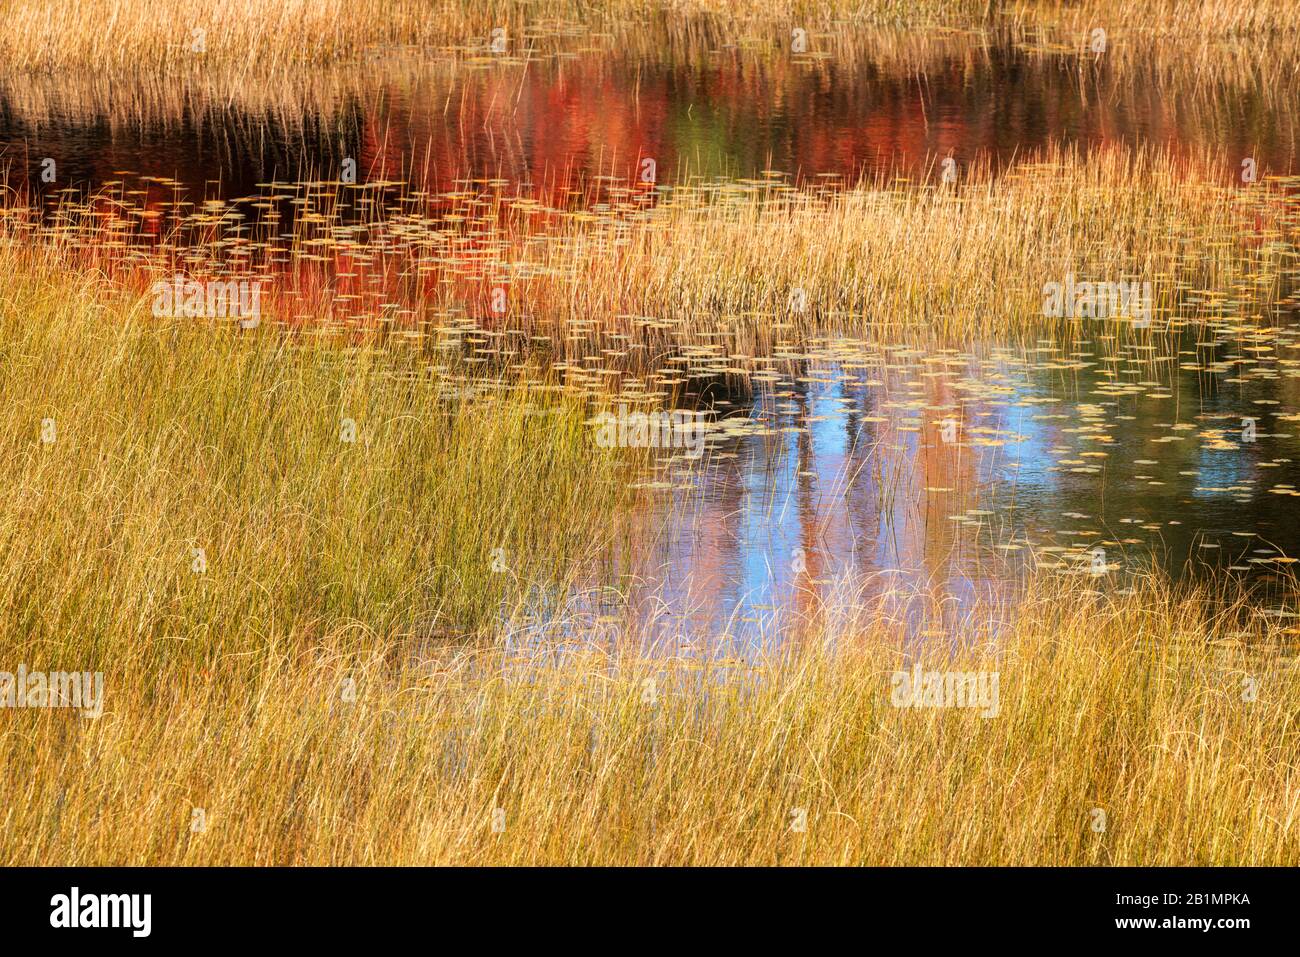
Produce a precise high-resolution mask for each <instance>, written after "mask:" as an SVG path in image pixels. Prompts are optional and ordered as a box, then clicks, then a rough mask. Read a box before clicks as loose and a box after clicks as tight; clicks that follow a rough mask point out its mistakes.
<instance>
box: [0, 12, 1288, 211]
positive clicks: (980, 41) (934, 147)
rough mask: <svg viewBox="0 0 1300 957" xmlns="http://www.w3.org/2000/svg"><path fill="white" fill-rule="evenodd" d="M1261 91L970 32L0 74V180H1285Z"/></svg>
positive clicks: (1262, 85)
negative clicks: (1111, 167) (877, 174)
mask: <svg viewBox="0 0 1300 957" xmlns="http://www.w3.org/2000/svg"><path fill="white" fill-rule="evenodd" d="M557 43H558V46H557V45H556V44H557ZM1185 59H1187V58H1185V57H1184V58H1179V59H1178V62H1183V60H1185ZM1276 79H1277V78H1276V77H1271V76H1270V75H1265V74H1261V73H1259V72H1251V71H1248V70H1244V69H1241V70H1236V71H1232V72H1227V73H1224V74H1223V75H1219V76H1214V75H1207V76H1202V75H1201V74H1200V73H1199V72H1195V73H1194V72H1189V73H1188V75H1187V76H1182V75H1180V74H1178V73H1177V72H1176V71H1175V72H1173V73H1172V74H1171V73H1170V72H1169V71H1168V70H1167V69H1165V68H1164V67H1163V66H1162V65H1161V62H1160V61H1159V59H1158V58H1154V59H1152V60H1151V61H1150V62H1147V61H1144V60H1142V59H1140V58H1139V57H1138V56H1137V55H1133V57H1132V58H1131V59H1130V60H1128V61H1125V60H1123V59H1122V58H1121V59H1117V60H1116V61H1115V62H1114V63H1112V62H1109V61H1102V62H1093V61H1088V60H1086V59H1080V58H1079V57H1078V56H1075V55H1072V54H1063V53H1060V52H1055V53H1045V52H1043V50H1042V49H1039V48H1035V47H1034V46H1033V45H1031V44H1026V43H1024V42H1020V41H1017V40H1015V39H1013V38H1009V37H1004V38H1001V39H991V38H989V37H986V36H982V35H980V36H965V35H947V36H942V37H934V38H929V39H926V40H916V39H910V40H903V39H899V38H897V37H890V36H889V35H884V36H880V35H876V34H862V35H858V34H852V33H846V34H844V35H835V36H825V37H822V38H821V40H820V43H819V45H815V49H814V51H813V54H812V55H805V56H796V55H791V54H789V53H788V52H787V51H784V50H782V49H781V47H780V46H775V45H773V44H772V43H770V42H766V43H750V44H745V43H743V42H742V43H740V44H737V43H735V41H734V38H732V39H731V42H727V40H726V38H717V39H714V40H708V39H705V40H699V39H698V38H697V39H694V40H692V41H691V42H682V41H681V40H680V39H678V38H673V37H670V36H665V37H659V38H655V37H653V36H644V37H640V36H638V37H636V38H635V39H634V40H633V41H629V40H628V39H627V38H626V37H620V38H607V37H606V38H602V37H582V36H579V37H565V38H561V39H560V40H557V41H555V42H554V43H549V44H548V43H539V44H538V45H537V46H536V48H535V49H534V51H533V52H532V53H531V54H530V55H529V56H527V57H520V58H513V59H505V60H501V61H493V60H491V59H488V60H486V61H484V62H479V61H476V62H472V63H468V64H466V63H464V62H461V61H457V60H451V61H448V60H445V59H438V58H428V57H410V56H403V55H398V54H383V55H382V56H380V57H378V58H376V59H374V60H371V61H367V62H365V63H364V64H360V65H354V66H351V67H344V68H338V69H336V70H333V71H332V72H324V73H321V74H320V75H312V76H311V77H309V78H306V77H305V78H298V79H294V80H285V79H279V80H278V81H277V82H276V83H273V84H268V85H270V86H271V87H272V88H271V89H265V88H263V85H262V84H257V83H251V82H246V83H236V82H234V81H224V82H223V81H222V80H221V79H220V78H219V77H207V76H205V75H203V74H198V75H194V76H184V77H180V78H177V81H176V83H175V84H174V85H172V86H169V87H168V88H167V91H166V92H165V93H164V92H161V91H160V90H159V89H158V88H157V86H156V84H153V83H151V82H149V81H148V80H145V79H141V80H138V81H137V82H138V84H139V85H138V88H132V85H131V81H130V80H129V79H120V80H115V82H114V84H112V85H110V86H105V85H104V84H103V83H101V82H98V81H97V79H96V78H90V79H81V80H78V79H77V78H75V77H70V78H62V79H60V81H59V83H58V84H57V85H52V84H51V83H49V82H48V81H44V80H41V79H40V78H37V77H30V76H14V77H8V78H5V79H4V80H3V81H0V167H8V168H9V169H10V171H11V177H10V178H11V179H14V180H17V181H19V182H23V183H25V184H26V185H28V186H30V187H31V188H32V189H33V190H35V191H37V192H48V191H50V190H54V189H61V188H66V187H68V186H75V187H88V188H94V187H97V186H98V185H99V184H101V183H103V182H105V181H112V180H116V179H118V178H120V176H119V174H120V172H121V171H126V170H129V171H132V172H135V173H138V174H141V175H146V176H160V177H169V178H174V179H175V180H177V181H178V183H179V184H180V185H181V186H182V187H184V188H185V189H186V190H188V191H191V192H193V193H195V194H198V195H200V196H203V197H205V198H213V197H225V198H228V197H233V196H240V195H244V194H247V193H250V192H252V191H253V186H254V184H256V183H259V182H265V181H268V180H273V179H297V178H303V177H304V176H315V175H320V176H323V177H337V176H338V171H339V169H340V166H341V164H342V162H343V160H344V159H348V158H351V159H354V160H356V162H357V166H358V175H359V177H360V178H361V179H362V180H363V181H366V180H368V181H374V180H377V179H387V180H393V179H402V180H404V181H408V182H411V183H412V184H413V186H414V187H415V188H423V189H428V190H430V191H439V192H441V191H447V190H450V189H453V188H455V186H456V184H457V183H458V182H461V181H464V180H467V179H474V178H479V179H483V178H501V179H504V180H507V181H509V182H510V183H511V184H512V185H518V186H520V187H521V188H522V189H523V190H524V191H529V192H534V193H536V194H537V195H538V198H539V199H541V201H543V202H545V203H548V204H556V205H563V203H562V201H563V200H564V199H565V198H566V197H569V196H571V195H574V194H581V195H584V196H585V195H587V191H589V190H590V189H592V188H593V184H595V183H596V182H597V178H598V177H600V176H603V175H611V176H614V177H615V178H616V179H618V180H619V181H622V182H628V181H631V180H632V179H633V178H635V177H636V176H637V175H638V174H639V171H640V169H641V167H640V165H639V161H640V160H641V159H643V158H653V159H654V160H655V164H656V177H657V179H658V181H660V182H663V183H674V182H679V181H681V180H682V178H683V177H684V175H685V174H686V173H687V172H690V173H692V174H695V175H698V176H704V177H706V178H709V177H713V176H733V177H751V176H757V175H760V174H761V173H762V172H763V171H764V170H767V169H778V170H781V171H783V172H785V173H788V174H790V175H791V176H792V177H793V179H794V181H795V182H797V183H799V182H809V181H825V180H826V178H827V177H840V178H843V179H846V180H852V179H855V178H856V177H858V176H859V175H860V174H862V173H864V172H872V171H877V170H881V171H888V172H898V171H903V172H910V173H911V174H913V175H917V176H920V175H933V173H934V167H935V166H936V164H937V162H938V160H939V158H943V157H948V156H952V157H953V158H955V159H956V160H957V161H958V162H959V163H961V164H965V163H969V162H972V161H975V160H976V159H977V158H986V159H990V160H991V161H992V162H994V163H995V164H997V165H1001V164H1005V163H1008V162H1012V161H1014V159H1015V158H1016V157H1017V156H1022V155H1025V154H1028V153H1030V152H1033V151H1034V150H1035V149H1036V148H1041V147H1044V146H1046V145H1048V144H1049V143H1065V144H1080V145H1082V146H1085V147H1090V146H1098V147H1100V146H1106V145H1114V144H1116V143H1126V144H1135V145H1136V144H1145V145H1160V146H1164V147H1168V148H1171V149H1172V150H1173V151H1174V152H1179V151H1186V150H1193V149H1197V148H1201V147H1207V146H1209V147H1214V148H1217V149H1223V150H1225V151H1227V153H1228V155H1234V156H1236V155H1240V156H1252V157H1255V158H1256V159H1257V160H1258V162H1259V164H1260V167H1261V169H1262V170H1267V171H1270V172H1276V173H1282V172H1286V171H1288V170H1290V169H1291V168H1292V166H1293V161H1294V155H1295V143H1296V135H1295V134H1296V128H1295V111H1294V109H1293V107H1294V98H1293V97H1290V96H1288V95H1287V89H1288V87H1287V86H1286V85H1285V84H1283V86H1282V87H1281V88H1280V89H1279V88H1278V85H1277V83H1276V82H1274V81H1275V80H1276ZM46 157H53V158H55V159H56V160H57V161H58V164H59V174H58V177H57V179H56V180H55V181H54V182H53V183H50V182H46V181H45V180H43V179H42V178H41V175H40V174H41V169H42V168H41V163H42V161H43V160H44V159H45V158H46Z"/></svg>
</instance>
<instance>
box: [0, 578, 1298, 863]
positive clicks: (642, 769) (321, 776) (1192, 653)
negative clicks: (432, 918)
mask: <svg viewBox="0 0 1300 957" xmlns="http://www.w3.org/2000/svg"><path fill="white" fill-rule="evenodd" d="M1223 610H1224V609H1223V608H1222V606H1221V602H1220V600H1219V599H1218V598H1216V597H1215V596H1214V595H1213V593H1211V592H1203V593H1199V594H1198V593H1177V592H1174V591H1171V590H1170V589H1169V588H1168V587H1167V586H1165V585H1161V584H1158V583H1154V582H1153V583H1150V584H1149V585H1148V586H1147V587H1145V588H1143V589H1142V590H1141V591H1140V593H1139V594H1138V595H1134V596H1129V597H1116V598H1114V599H1104V598H1101V597H1099V596H1094V597H1091V598H1089V597H1087V596H1086V595H1084V594H1080V593H1071V592H1066V593H1061V592H1060V591H1059V590H1056V591H1052V590H1048V591H1038V592H1034V591H1031V593H1030V595H1029V596H1027V597H1026V598H1025V599H1024V600H1023V601H1022V603H1021V604H1020V605H1019V606H1018V607H1017V611H1016V615H1017V620H1016V623H1015V624H1014V626H1013V627H1011V628H1010V629H1009V630H1008V631H1007V632H1006V633H1005V634H1004V635H1001V636H999V637H996V638H995V637H993V636H992V635H990V634H988V633H986V632H981V630H980V628H979V626H978V623H977V622H976V621H972V630H971V632H970V633H969V635H968V636H967V638H968V639H969V640H970V642H971V646H970V648H969V650H966V651H959V652H957V653H955V654H950V653H949V651H948V647H947V645H946V643H942V642H941V643H940V646H939V647H933V646H931V647H926V648H925V649H924V651H923V653H922V654H920V655H919V657H917V656H909V655H908V654H907V653H905V649H904V646H903V640H902V635H901V633H900V632H899V630H898V628H897V626H895V625H893V624H890V623H889V622H888V620H887V619H885V618H883V617H880V616H872V615H871V614H870V613H867V614H864V615H863V616H861V617H858V618H857V619H855V620H854V621H853V622H852V624H851V625H847V626H846V625H841V626H839V628H838V629H837V630H835V631H834V632H831V631H828V630H826V629H825V628H824V627H823V624H822V623H819V622H816V621H810V622H807V623H806V626H805V628H804V629H803V631H802V634H801V635H797V636H796V639H795V640H796V641H797V642H798V643H797V645H796V646H795V647H796V649H797V650H793V651H791V652H790V653H789V654H787V655H773V656H772V658H771V660H769V661H766V662H762V663H760V665H759V666H757V667H754V668H749V667H746V666H744V665H741V664H739V663H737V662H734V661H732V662H707V661H703V662H702V661H698V660H690V659H682V658H677V659H663V658H659V659H656V658H648V657H643V656H637V655H635V654H631V653H628V652H619V651H617V650H614V651H611V650H610V647H609V646H608V645H606V644H605V643H603V642H602V641H599V640H595V639H596V637H597V636H595V635H592V634H590V633H587V634H583V635H579V636H577V639H578V640H577V641H574V640H573V636H570V641H569V642H568V643H567V644H564V643H560V642H559V638H560V636H559V635H558V634H552V636H551V640H552V642H556V643H557V644H552V645H550V646H549V648H543V647H538V648H537V649H536V651H535V652H534V653H532V654H528V653H518V652H516V653H508V652H505V651H503V650H502V649H501V648H500V647H491V646H488V647H473V648H460V649H457V648H449V647H441V648H434V649H431V650H427V651H426V655H425V656H424V657H420V658H410V657H408V656H407V654H406V650H405V648H406V646H405V645H403V644H402V636H400V635H396V634H371V633H369V632H366V631H364V630H363V629H361V628H359V627H358V628H354V629H351V630H348V629H342V628H340V629H338V630H336V631H332V632H331V633H329V634H325V635H322V636H321V637H320V639H319V640H317V641H314V642H312V643H310V644H306V643H304V642H301V641H295V640H293V636H292V635H291V634H290V633H289V632H288V631H287V630H285V629H287V623H284V624H279V623H277V627H275V628H273V629H270V630H269V633H263V634H261V635H259V636H258V639H257V641H256V642H255V643H254V644H255V645H256V647H254V648H250V650H249V652H248V653H247V654H246V655H245V656H244V657H242V658H232V657H229V656H217V655H214V656H213V658H212V661H211V669H210V671H203V672H198V671H196V670H195V669H194V668H193V667H191V666H189V665H188V664H181V663H176V662H165V661H164V662H160V661H159V655H158V652H157V650H156V649H153V648H151V647H150V646H148V645H146V644H141V643H135V644H130V645H122V646H118V647H117V650H116V652H115V653H114V654H111V655H104V656H103V657H100V658H96V660H95V661H93V662H92V661H91V660H90V659H91V658H92V657H95V656H94V654H93V653H92V651H91V647H92V646H91V644H90V642H89V641H88V639H87V638H86V637H85V635H84V633H82V634H75V635H74V634H71V633H69V634H67V635H66V636H64V637H63V638H62V639H61V640H60V641H57V642H34V641H19V642H17V643H16V644H13V645H10V648H11V652H10V653H11V654H12V655H14V656H16V657H15V660H25V661H27V662H28V664H29V667H38V666H45V667H47V668H54V667H56V666H58V667H63V668H73V667H83V666H85V667H90V666H91V665H92V664H93V665H94V666H96V667H102V668H103V669H104V670H105V672H106V683H107V688H108V691H107V696H106V701H107V704H106V709H105V714H104V715H103V716H102V717H100V718H99V719H97V720H89V719H84V718H81V717H77V716H75V715H73V714H71V713H69V712H66V711H47V712H40V711H34V710H28V711H16V712H10V713H6V714H4V715H3V716H0V721H2V722H3V723H4V726H5V732H6V733H4V734H2V735H0V742H2V743H0V754H2V755H3V758H4V762H5V766H6V767H7V768H9V769H10V771H11V773H9V774H7V775H6V776H5V783H4V786H3V787H4V792H3V796H4V798H5V803H4V807H5V809H6V810H5V812H4V816H3V825H2V826H0V831H2V833H3V834H4V837H5V840H4V842H3V845H0V846H3V848H4V850H3V852H0V860H3V862H4V863H5V864H55V863H59V864H145V863H148V864H234V863H244V864H434V863H443V864H448V863H457V864H762V865H769V864H950V865H951V864H962V865H968V864H969V865H974V864H1058V865H1059V864H1067V865H1079V864H1102V865H1112V864H1134V865H1153V864H1166V865H1175V864H1179V865H1184V864H1202V865H1210V864H1216V865H1219V864H1261V865H1263V864H1272V865H1286V864H1292V863H1294V862H1295V860H1296V855H1297V853H1298V852H1300V833H1298V832H1300V823H1298V820H1297V815H1298V813H1300V729H1298V728H1297V724H1296V714H1295V701H1296V700H1297V699H1296V694H1297V692H1298V691H1300V675H1298V674H1297V671H1296V669H1295V667H1294V662H1295V659H1294V657H1285V658H1284V657H1281V656H1280V655H1278V654H1277V653H1276V649H1277V648H1278V647H1279V645H1278V644H1277V643H1276V640H1269V639H1267V638H1265V637H1264V629H1263V627H1262V626H1259V625H1255V626H1253V627H1247V629H1246V632H1243V631H1241V630H1240V629H1239V628H1238V627H1234V626H1230V625H1228V624H1226V623H1225V621H1224V620H1223V619H1222V618H1221V617H1220V616H1221V615H1222V614H1223ZM1238 611H1240V609H1238ZM1232 617H1233V616H1231V615H1229V616H1228V620H1231V619H1232ZM1244 633H1249V635H1250V637H1249V638H1245V639H1243V638H1242V637H1241V636H1242V635H1243V634H1244ZM1229 634H1230V635H1232V636H1233V637H1231V638H1226V636H1227V635H1229ZM625 637H626V638H629V639H630V638H632V637H634V636H631V635H629V636H625ZM584 638H587V639H593V640H592V643H591V644H590V645H588V646H587V647H581V640H582V639H584ZM832 638H833V639H834V641H835V647H834V648H833V649H831V648H830V647H829V641H830V640H831V639H832ZM555 647H564V648H565V650H566V654H565V656H564V657H563V659H558V660H557V655H556V653H555V651H554V650H553V649H554V648H555ZM913 650H915V649H913ZM1293 651H1294V649H1292V652H1293ZM914 660H920V661H921V662H923V666H924V667H925V668H927V669H935V670H941V671H946V670H960V671H978V670H983V671H996V672H997V673H998V676H999V677H998V682H999V708H998V713H997V714H996V716H992V717H983V716H981V714H980V713H979V712H978V711H975V710H970V709H928V710H926V709H900V708H896V707H893V706H892V705H891V674H892V673H893V672H894V671H896V670H906V669H908V668H910V667H912V665H913V663H914ZM1248 679H1249V680H1250V681H1253V682H1254V685H1255V687H1256V688H1257V689H1258V695H1257V697H1256V698H1255V699H1254V700H1247V699H1249V698H1250V697H1251V695H1250V694H1249V693H1248V692H1247V688H1248ZM196 809H197V810H200V811H201V812H202V818H201V821H202V828H201V829H198V830H196V827H197V825H196V821H199V820H200V818H198V817H196V815H195V811H196ZM799 809H804V811H805V812H806V815H807V828H806V831H796V830H794V829H793V828H792V824H794V822H795V820H796V817H795V815H797V814H798V813H799ZM1098 811H1100V812H1102V813H1104V815H1105V817H1104V830H1096V829H1095V828H1096V827H1097V826H1098V825H1099V824H1101V823H1102V821H1103V819H1102V818H1101V817H1100V815H1099V814H1098ZM494 818H495V823H496V824H497V828H496V829H494ZM502 828H503V829H502Z"/></svg>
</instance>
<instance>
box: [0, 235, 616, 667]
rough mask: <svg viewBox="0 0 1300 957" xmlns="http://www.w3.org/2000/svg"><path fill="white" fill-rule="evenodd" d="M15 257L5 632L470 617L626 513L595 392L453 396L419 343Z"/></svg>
mask: <svg viewBox="0 0 1300 957" xmlns="http://www.w3.org/2000/svg"><path fill="white" fill-rule="evenodd" d="M0 259H2V260H3V262H4V267H3V268H0V274H2V275H0V302H2V303H3V308H2V309H0V342H2V343H3V345H2V346H0V348H2V349H3V355H4V368H3V371H0V401H3V402H4V403H5V405H6V407H7V408H8V409H9V414H8V415H7V416H6V417H5V421H4V424H3V426H2V427H0V472H2V473H3V475H4V479H3V488H4V491H3V492H0V515H2V516H3V518H0V561H3V564H4V567H6V568H7V569H9V570H10V574H8V575H6V576H5V579H4V581H3V583H0V601H3V603H4V605H5V607H7V608H8V609H9V610H10V612H11V615H10V616H9V617H8V619H7V621H5V622H4V623H3V624H0V633H2V634H3V636H4V638H3V643H4V644H5V645H6V646H9V647H13V646H14V643H16V642H33V643H36V644H37V645H39V644H40V643H43V642H48V643H52V644H51V646H52V647H58V646H59V645H61V644H62V643H64V642H67V641H69V640H73V639H74V636H79V637H75V640H78V641H81V642H85V643H86V644H85V645H84V646H83V647H84V648H86V649H95V655H96V656H97V657H98V656H100V655H106V656H111V655H114V654H118V653H121V652H122V651H123V650H124V649H125V648H127V647H132V648H147V649H150V650H151V652H150V653H151V654H154V655H156V656H158V658H157V660H158V661H165V660H171V659H184V660H186V661H188V662H190V663H191V664H193V665H195V666H198V665H199V664H201V663H203V662H206V661H210V660H211V656H212V655H214V654H222V653H237V652H240V651H245V652H247V651H250V650H252V649H259V652H258V653H261V652H264V651H265V650H266V643H267V642H271V643H273V644H278V643H279V642H281V641H284V640H287V639H288V638H289V637H290V636H292V637H293V638H294V639H295V640H302V641H305V640H308V639H309V638H310V637H311V636H313V635H317V634H322V633H326V632H329V631H333V630H337V629H339V628H345V627H348V626H349V625H350V624H356V625H357V626H358V627H361V628H364V629H367V630H375V631H380V632H385V633H386V632H390V631H392V630H394V629H400V628H412V629H414V628H421V627H422V628H425V629H427V630H430V631H433V630H439V631H448V632H453V633H459V632H472V631H474V630H476V629H477V628H479V627H481V626H482V625H483V623H484V622H485V621H487V620H490V619H492V618H493V617H494V616H495V615H496V613H497V611H498V609H499V606H500V603H501V602H502V601H513V600H515V598H516V597H517V596H518V594H519V592H520V591H521V589H525V588H526V587H527V586H529V585H531V584H533V583H554V582H556V580H557V579H558V578H562V577H563V575H565V574H568V573H569V572H564V571H561V570H562V569H571V570H572V573H575V574H576V573H577V571H578V559H580V558H582V557H584V556H586V555H588V554H590V553H591V551H592V550H593V549H595V548H596V547H597V546H598V545H599V543H600V542H601V541H604V540H605V539H607V538H608V537H609V536H611V535H613V534H614V532H615V523H613V522H612V521H611V518H610V515H611V513H613V512H615V511H616V508H615V506H616V505H618V504H620V503H623V502H626V500H627V496H628V492H627V490H626V484H627V481H626V479H627V470H626V467H625V466H626V463H625V462H620V461H619V460H618V459H617V458H615V457H613V456H601V457H594V456H593V455H592V445H591V442H590V438H589V436H588V434H587V431H588V430H587V429H586V427H585V426H584V425H583V424H582V423H583V420H584V419H585V418H586V414H585V409H584V407H583V406H582V405H581V404H580V403H575V402H572V401H567V400H565V399H564V398H563V397H562V396H552V395H549V394H548V393H546V392H545V391H538V392H537V394H536V395H534V396H532V397H526V396H522V395H515V394H511V393H505V394H502V395H500V396H496V397H494V396H493V395H492V391H491V390H490V389H487V390H486V391H487V394H486V395H485V396H483V397H481V398H478V399H476V400H475V401H472V402H466V401H460V400H457V399H455V398H454V397H453V398H451V399H443V398H440V394H443V393H447V392H454V390H455V389H456V388H457V384H456V383H455V382H454V381H452V380H451V379H450V378H449V377H446V376H442V375H440V374H439V371H438V369H437V368H436V367H435V366H434V365H433V363H431V362H430V361H428V360H426V359H424V358H423V357H422V356H421V355H419V354H417V353H416V352H414V351H411V350H402V349H400V348H394V349H388V350H380V349H372V348H369V347H366V346H359V347H356V348H350V349H344V348H339V347H337V346H334V345H331V346H328V347H327V346H323V345H319V344H317V343H315V342H313V341H312V339H311V337H309V336H302V337H298V338H293V339H286V338H285V337H283V336H281V335H278V334H275V333H271V332H269V330H268V327H267V326H265V325H264V326H262V327H261V328H260V329H256V330H243V331H241V330H238V329H235V328H233V326H234V325H235V323H233V321H232V322H231V323H230V325H231V327H232V328H226V329H222V330H221V331H217V330H215V329H213V328H212V323H211V322H209V321H205V320H196V319H155V318H153V316H151V315H150V312H149V306H150V302H151V300H148V299H144V300H129V299H125V298H124V297H123V296H122V295H121V294H120V292H116V291H114V290H113V289H111V288H107V287H106V284H105V283H103V282H102V280H100V281H96V280H95V278H94V277H93V274H84V275H83V276H80V277H77V278H75V279H72V280H69V279H67V278H64V277H62V276H60V275H58V274H57V273H56V272H55V270H53V269H46V268H41V267H38V266H32V265H30V263H28V264H27V265H26V266H18V265H16V264H18V263H21V262H23V261H24V260H23V259H22V258H21V257H16V255H15V254H13V253H12V252H9V253H7V254H0ZM487 385H490V383H489V384H487ZM47 419H48V420H52V422H53V428H54V438H55V440H54V441H53V442H52V443H50V444H43V442H42V423H43V422H44V421H45V420H47ZM345 420H351V422H352V423H354V424H355V441H351V442H349V441H345V440H344V439H345V435H346V434H347V433H346V428H347V427H346V425H345ZM196 548H201V549H203V554H204V558H205V561H206V566H207V569H206V572H205V573H203V574H193V573H192V572H191V566H192V564H193V562H194V558H195V554H194V552H193V550H194V549H196ZM498 548H500V549H503V552H502V553H501V554H502V556H503V559H504V564H505V566H506V567H507V569H508V571H507V572H506V573H502V574H496V573H493V572H492V571H491V566H492V564H493V557H494V551H493V550H494V549H498Z"/></svg>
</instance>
